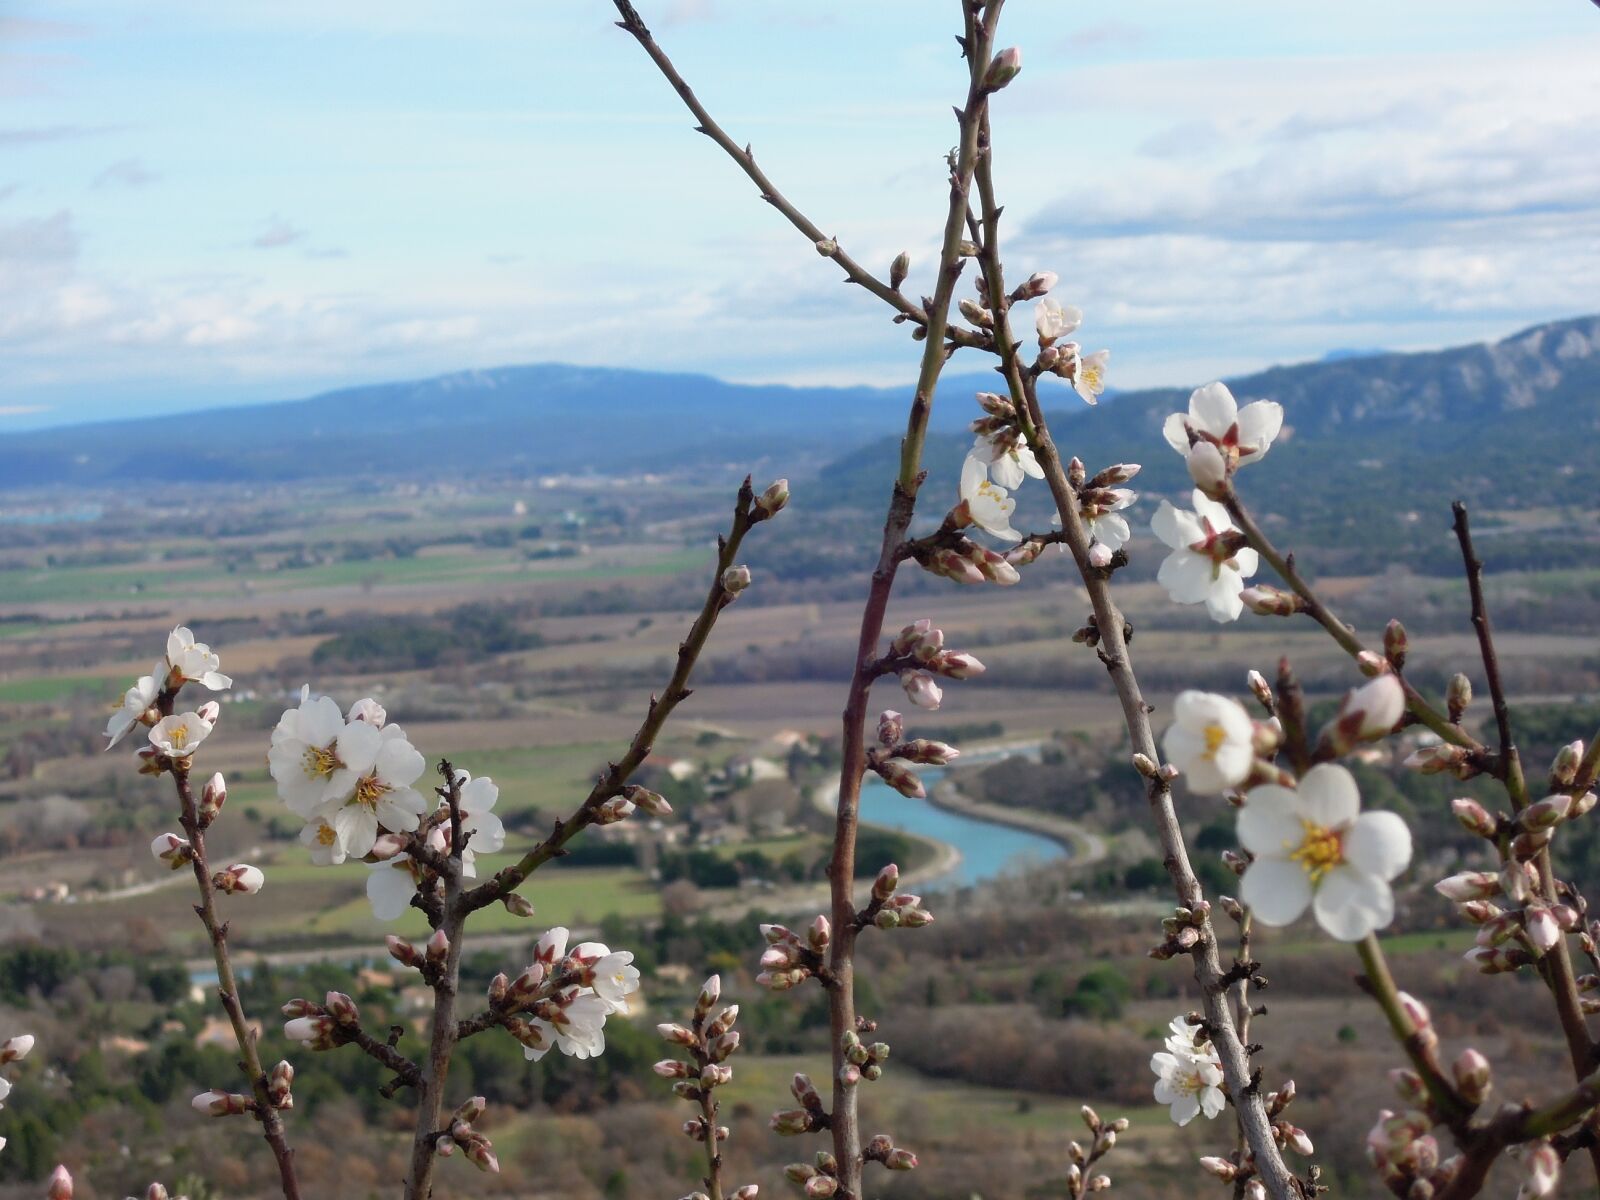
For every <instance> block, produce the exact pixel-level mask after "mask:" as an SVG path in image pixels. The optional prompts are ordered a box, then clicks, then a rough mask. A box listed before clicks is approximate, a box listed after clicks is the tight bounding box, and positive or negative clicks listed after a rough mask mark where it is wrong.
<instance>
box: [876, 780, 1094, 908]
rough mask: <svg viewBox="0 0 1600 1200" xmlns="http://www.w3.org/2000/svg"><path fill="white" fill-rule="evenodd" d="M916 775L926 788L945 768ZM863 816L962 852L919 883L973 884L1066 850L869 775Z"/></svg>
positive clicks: (1063, 854) (929, 885) (1060, 855)
mask: <svg viewBox="0 0 1600 1200" xmlns="http://www.w3.org/2000/svg"><path fill="white" fill-rule="evenodd" d="M919 774H920V775H921V777H922V782H923V785H924V786H925V787H927V789H928V790H929V791H932V790H933V787H934V785H935V784H936V783H937V782H938V781H939V780H940V779H943V778H944V772H943V771H941V770H939V769H937V768H934V767H924V768H922V769H921V770H920V771H919ZM861 819H862V820H863V821H865V822H866V823H867V824H869V825H881V826H883V827H884V828H886V829H898V830H901V831H902V832H904V833H910V834H915V835H916V836H918V837H925V838H931V839H932V840H934V841H936V842H946V843H948V844H950V845H952V846H954V847H955V848H956V849H957V850H959V851H961V862H960V863H959V864H957V866H956V868H955V869H954V870H953V871H951V872H949V873H947V874H945V875H942V876H940V877H939V878H937V879H933V880H929V881H928V882H927V883H924V884H922V885H921V886H923V887H925V888H930V889H931V888H937V887H971V886H972V885H973V884H977V883H983V882H984V881H985V880H989V879H994V878H995V877H996V876H999V875H1003V874H1005V873H1006V872H1007V871H1015V870H1017V869H1019V868H1022V867H1029V866H1038V865H1039V864H1040V863H1045V862H1049V861H1051V860H1052V859H1058V858H1064V857H1066V855H1067V849H1066V847H1064V846H1062V845H1061V844H1060V843H1059V842H1055V841H1052V840H1051V839H1050V838H1047V837H1044V836H1042V835H1041V834H1037V833H1030V832H1028V831H1027V830H1025V829H1013V828H1012V827H1011V826H1009V825H996V824H994V823H993V822H991V821H981V820H978V819H977V818H975V817H967V816H963V815H961V814H960V813H955V812H950V811H948V810H946V809H942V808H940V807H938V806H937V805H935V804H932V803H930V802H928V801H927V800H913V799H911V798H910V797H909V796H902V795H901V794H900V793H899V792H897V791H895V790H894V789H893V788H891V787H889V786H888V785H887V784H885V783H884V782H883V781H882V780H880V779H879V778H877V777H876V776H873V775H869V776H868V777H867V782H866V784H865V785H864V786H863V787H862V789H861Z"/></svg>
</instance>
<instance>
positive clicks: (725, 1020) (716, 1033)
mask: <svg viewBox="0 0 1600 1200" xmlns="http://www.w3.org/2000/svg"><path fill="white" fill-rule="evenodd" d="M738 1019H739V1006H738V1005H737V1004H730V1005H728V1007H727V1008H725V1009H723V1010H722V1011H721V1012H719V1013H718V1014H717V1015H716V1016H715V1017H713V1018H712V1020H711V1024H709V1025H707V1026H706V1037H708V1038H719V1037H721V1036H722V1035H723V1034H725V1033H727V1032H728V1031H729V1030H730V1029H732V1028H733V1025H734V1022H735V1021H737V1020H738Z"/></svg>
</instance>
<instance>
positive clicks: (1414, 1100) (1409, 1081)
mask: <svg viewBox="0 0 1600 1200" xmlns="http://www.w3.org/2000/svg"><path fill="white" fill-rule="evenodd" d="M1389 1082H1390V1083H1392V1084H1394V1090H1395V1091H1396V1092H1398V1093H1399V1094H1400V1099H1401V1100H1402V1101H1403V1102H1404V1103H1406V1104H1410V1105H1421V1104H1423V1103H1424V1102H1425V1101H1426V1100H1427V1098H1428V1088H1427V1085H1425V1084H1424V1083H1423V1082H1422V1076H1421V1075H1418V1074H1417V1073H1416V1072H1415V1071H1413V1070H1411V1069H1410V1068H1409V1067H1395V1068H1394V1069H1393V1070H1392V1071H1390V1072H1389Z"/></svg>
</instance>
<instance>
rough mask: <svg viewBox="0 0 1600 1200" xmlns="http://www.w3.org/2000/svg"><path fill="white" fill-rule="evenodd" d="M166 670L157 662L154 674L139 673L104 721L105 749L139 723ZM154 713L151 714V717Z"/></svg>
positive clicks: (157, 691) (151, 702)
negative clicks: (107, 739) (106, 739)
mask: <svg viewBox="0 0 1600 1200" xmlns="http://www.w3.org/2000/svg"><path fill="white" fill-rule="evenodd" d="M165 672H166V667H165V664H163V663H157V664H156V668H155V674H153V675H141V676H139V679H138V681H137V682H136V683H134V685H133V686H132V687H131V688H129V689H128V690H127V691H126V692H125V693H124V694H123V697H122V703H121V705H119V706H118V707H117V708H116V709H115V710H114V711H113V712H112V714H111V719H110V720H109V721H107V722H106V737H107V738H109V739H110V741H108V742H107V743H106V749H107V750H109V749H111V747H112V746H115V745H116V744H117V743H118V742H120V741H121V740H122V739H123V738H124V737H126V736H127V733H128V730H130V729H132V728H133V727H134V726H135V725H137V724H139V722H140V721H141V720H143V719H144V716H145V714H146V713H147V712H149V711H150V706H151V705H152V704H154V703H155V702H156V697H157V696H158V695H159V694H160V693H161V679H160V678H159V677H160V676H162V675H164V674H165ZM153 716H154V714H152V717H153Z"/></svg>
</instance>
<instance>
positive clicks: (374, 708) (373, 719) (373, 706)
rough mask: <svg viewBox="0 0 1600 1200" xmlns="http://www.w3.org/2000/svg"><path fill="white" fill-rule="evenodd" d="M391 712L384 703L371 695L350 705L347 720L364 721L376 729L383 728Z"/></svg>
mask: <svg viewBox="0 0 1600 1200" xmlns="http://www.w3.org/2000/svg"><path fill="white" fill-rule="evenodd" d="M388 719H389V714H388V712H387V711H386V710H385V709H384V707H383V705H381V704H379V703H378V702H377V701H376V700H374V699H373V698H372V697H371V696H365V697H363V698H362V699H360V700H357V701H356V702H355V703H354V704H352V705H351V706H350V711H349V712H348V713H347V714H346V715H345V720H346V721H347V722H350V723H352V724H353V723H354V722H356V721H364V722H366V723H367V724H368V725H371V726H372V727H373V728H374V729H382V728H383V726H384V723H385V722H386V721H388Z"/></svg>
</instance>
